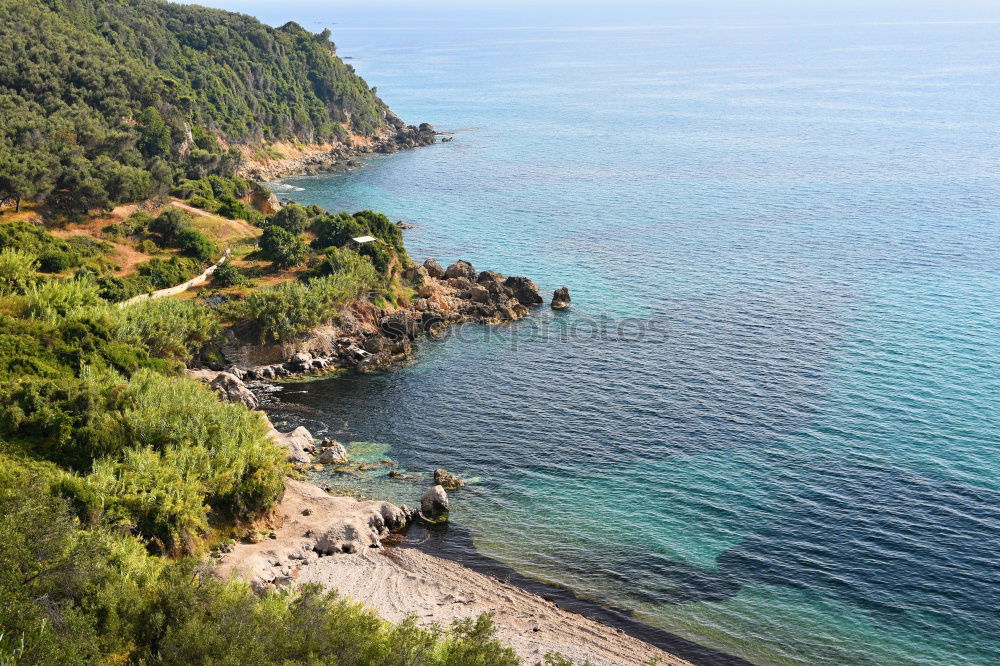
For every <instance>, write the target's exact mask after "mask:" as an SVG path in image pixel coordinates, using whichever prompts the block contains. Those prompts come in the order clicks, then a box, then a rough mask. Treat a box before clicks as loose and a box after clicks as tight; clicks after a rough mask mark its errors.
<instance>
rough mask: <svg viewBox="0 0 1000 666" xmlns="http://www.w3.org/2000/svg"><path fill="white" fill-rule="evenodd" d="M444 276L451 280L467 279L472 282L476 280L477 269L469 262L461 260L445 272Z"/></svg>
mask: <svg viewBox="0 0 1000 666" xmlns="http://www.w3.org/2000/svg"><path fill="white" fill-rule="evenodd" d="M444 276H445V277H446V278H449V279H451V278H465V279H466V280H469V281H470V282H472V281H474V280H475V279H476V269H475V268H473V266H472V264H470V263H469V262H468V261H466V260H464V259H459V260H458V261H456V262H455V263H453V264H452V265H451V266H449V267H448V270H446V271H445V272H444Z"/></svg>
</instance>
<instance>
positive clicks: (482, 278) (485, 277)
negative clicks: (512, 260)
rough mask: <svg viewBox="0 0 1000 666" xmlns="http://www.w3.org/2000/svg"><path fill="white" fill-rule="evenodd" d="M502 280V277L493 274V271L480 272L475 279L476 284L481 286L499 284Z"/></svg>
mask: <svg viewBox="0 0 1000 666" xmlns="http://www.w3.org/2000/svg"><path fill="white" fill-rule="evenodd" d="M502 279H503V276H502V275H500V274H499V273H494V272H493V271H482V272H481V273H479V276H478V277H477V278H476V282H478V283H480V284H482V283H484V282H499V281H500V280H502Z"/></svg>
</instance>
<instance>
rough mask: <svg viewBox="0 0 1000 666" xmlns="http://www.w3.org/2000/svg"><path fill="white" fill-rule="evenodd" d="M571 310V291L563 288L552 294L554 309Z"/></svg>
mask: <svg viewBox="0 0 1000 666" xmlns="http://www.w3.org/2000/svg"><path fill="white" fill-rule="evenodd" d="M567 308H569V289H568V288H567V287H562V288H561V289H556V290H555V291H554V292H552V309H553V310H566V309H567Z"/></svg>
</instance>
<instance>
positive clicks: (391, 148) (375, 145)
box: [239, 117, 437, 182]
mask: <svg viewBox="0 0 1000 666" xmlns="http://www.w3.org/2000/svg"><path fill="white" fill-rule="evenodd" d="M389 120H390V125H391V129H389V130H387V131H385V132H383V133H382V134H381V135H379V136H375V137H363V136H351V137H348V138H347V139H346V140H345V141H342V142H338V143H334V144H327V145H323V146H313V147H307V148H306V149H305V150H304V151H303V152H301V153H299V154H295V155H294V156H292V157H280V158H264V159H259V158H257V157H256V151H252V150H250V149H249V148H247V149H245V159H244V161H243V163H242V165H241V166H240V169H239V174H240V175H241V176H242V177H244V178H248V179H250V180H256V181H261V182H266V181H269V180H275V179H276V178H281V177H284V176H290V175H293V174H317V173H322V172H324V171H345V170H350V169H353V168H356V167H357V166H358V165H359V164H360V163H359V162H358V161H357V160H355V159H353V158H355V157H357V156H359V155H364V154H366V153H395V152H397V151H400V150H404V149H407V148H417V147H419V146H429V145H431V144H432V143H434V142H435V141H437V132H435V131H434V128H433V127H432V126H431V125H428V124H427V123H422V124H420V125H406V124H404V123H403V122H402V121H401V120H399V118H395V117H393V118H391V119H389Z"/></svg>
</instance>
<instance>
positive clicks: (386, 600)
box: [214, 431, 731, 666]
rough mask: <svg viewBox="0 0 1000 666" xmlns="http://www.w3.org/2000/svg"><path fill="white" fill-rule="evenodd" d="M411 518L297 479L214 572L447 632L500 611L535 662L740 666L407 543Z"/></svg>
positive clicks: (506, 640)
mask: <svg viewBox="0 0 1000 666" xmlns="http://www.w3.org/2000/svg"><path fill="white" fill-rule="evenodd" d="M294 432H295V431H293V434H294ZM280 440H281V437H280V436H279V437H276V442H280ZM405 515H406V509H405V508H401V507H396V506H394V505H392V504H389V503H388V502H380V501H377V500H368V501H359V500H355V499H353V498H350V497H344V496H334V495H330V494H328V493H327V492H326V491H324V490H323V489H321V488H320V487H318V486H316V485H314V484H312V483H309V482H306V481H299V480H295V479H291V478H289V479H286V488H285V494H284V496H283V497H282V500H281V503H280V504H279V505H278V507H277V508H276V509H275V512H274V514H273V516H272V517H271V520H270V521H269V523H270V524H269V529H268V530H266V531H264V532H262V531H255V532H253V534H254V535H256V537H255V538H248V539H244V540H243V541H242V542H239V543H236V544H233V545H230V546H228V547H226V548H225V549H224V550H222V551H221V552H219V553H217V555H216V558H217V559H216V561H215V567H214V571H215V573H216V575H217V576H219V577H220V578H222V579H227V578H238V579H244V580H246V581H247V582H248V583H250V584H251V585H252V586H253V587H254V588H255V589H257V590H265V589H268V588H282V587H294V586H299V585H303V584H309V583H314V584H319V585H320V586H322V587H323V588H324V589H327V590H336V591H337V593H338V594H340V595H341V596H343V597H346V598H349V599H351V600H352V601H355V602H358V603H360V604H362V605H363V606H365V607H367V608H369V609H370V610H372V611H374V612H375V613H376V614H378V615H379V616H380V617H381V618H382V619H383V620H386V621H388V622H393V623H398V622H401V621H402V620H404V619H405V618H406V617H408V616H415V617H416V620H417V623H418V624H419V625H421V626H432V625H438V626H440V627H443V628H447V627H449V626H450V625H451V624H452V623H453V622H455V621H457V620H466V619H475V618H477V617H479V616H480V615H482V614H483V613H488V612H492V613H494V615H493V621H494V625H495V628H496V637H497V639H498V640H500V641H501V643H503V644H504V645H507V646H509V647H511V648H512V649H514V651H515V652H516V653H517V655H518V656H519V657H520V658H521V659H522V660H523V662H524V663H525V664H529V665H532V666H533V665H535V664H540V663H542V660H543V659H544V658H545V656H546V655H547V654H549V653H559V654H560V655H562V656H563V657H565V658H567V659H571V660H573V662H574V663H577V664H584V663H590V664H591V665H592V666H617V665H619V664H628V665H635V666H639V665H642V664H650V663H659V664H664V665H669V666H693V665H694V664H717V663H718V664H721V663H731V662H723V661H712V660H707V659H699V660H697V661H690V660H688V659H685V658H684V657H681V656H679V655H677V654H676V653H674V652H668V651H665V650H663V649H661V648H659V647H657V646H655V645H653V644H651V643H649V642H647V641H644V640H641V639H639V638H636V637H634V636H633V635H632V634H631V633H630V632H626V631H624V630H622V629H620V628H617V627H615V626H612V625H610V624H608V623H604V622H600V621H598V620H595V619H593V618H591V617H588V616H587V615H585V614H583V613H581V612H578V610H571V609H566V608H564V607H562V606H561V605H560V604H559V603H558V601H557V600H553V599H551V598H549V596H543V595H540V594H537V593H536V592H534V591H531V590H528V589H526V587H525V586H523V585H519V584H517V583H516V582H515V583H512V582H510V581H505V580H501V579H500V578H498V577H497V576H495V575H488V574H486V573H483V572H479V571H476V570H475V569H473V568H470V567H467V566H465V565H463V564H461V563H459V562H456V561H454V560H452V559H448V558H446V557H441V556H439V555H433V554H429V553H427V552H424V551H423V550H421V548H419V547H417V546H415V545H413V544H410V545H407V538H406V537H405V536H403V534H405V533H406V530H405V523H406V520H405ZM393 532H395V533H393Z"/></svg>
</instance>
